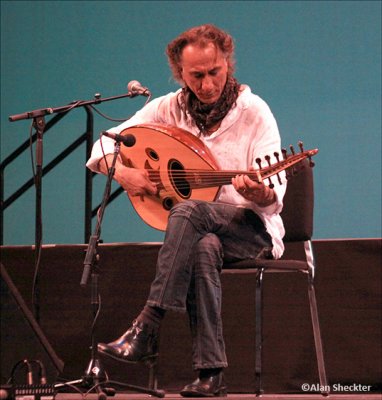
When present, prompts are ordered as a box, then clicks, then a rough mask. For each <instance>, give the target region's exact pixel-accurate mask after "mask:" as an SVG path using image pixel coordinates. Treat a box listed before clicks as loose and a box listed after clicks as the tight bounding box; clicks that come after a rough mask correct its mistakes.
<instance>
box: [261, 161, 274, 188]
mask: <svg viewBox="0 0 382 400" xmlns="http://www.w3.org/2000/svg"><path fill="white" fill-rule="evenodd" d="M264 158H265V160H266V162H267V163H268V165H269V166H271V157H270V156H268V155H266V156H265V157H264ZM268 181H269V187H270V188H271V189H273V188H274V187H275V185H274V184H273V183H272V179H271V177H269V178H268Z"/></svg>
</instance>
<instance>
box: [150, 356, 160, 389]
mask: <svg viewBox="0 0 382 400" xmlns="http://www.w3.org/2000/svg"><path fill="white" fill-rule="evenodd" d="M149 389H151V390H157V389H158V363H157V361H155V362H154V363H153V364H150V365H149Z"/></svg>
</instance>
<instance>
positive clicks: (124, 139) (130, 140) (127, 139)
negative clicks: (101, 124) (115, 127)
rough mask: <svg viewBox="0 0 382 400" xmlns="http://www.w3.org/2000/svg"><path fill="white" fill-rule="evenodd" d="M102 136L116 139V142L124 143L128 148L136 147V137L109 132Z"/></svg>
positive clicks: (104, 132)
mask: <svg viewBox="0 0 382 400" xmlns="http://www.w3.org/2000/svg"><path fill="white" fill-rule="evenodd" d="M101 135H103V136H107V137H109V138H111V139H114V140H115V141H116V142H120V143H123V144H124V145H125V146H126V147H133V146H134V145H135V142H136V140H135V136H133V135H130V134H128V135H119V134H118V133H111V132H107V131H103V132H101Z"/></svg>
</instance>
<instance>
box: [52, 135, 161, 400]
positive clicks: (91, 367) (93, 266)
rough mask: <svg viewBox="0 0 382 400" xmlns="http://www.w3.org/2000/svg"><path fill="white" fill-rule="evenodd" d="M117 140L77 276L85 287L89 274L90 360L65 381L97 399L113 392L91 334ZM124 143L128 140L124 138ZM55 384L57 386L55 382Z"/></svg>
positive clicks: (132, 387)
mask: <svg viewBox="0 0 382 400" xmlns="http://www.w3.org/2000/svg"><path fill="white" fill-rule="evenodd" d="M121 141H124V137H123V136H121V137H119V138H118V139H116V140H115V146H114V156H113V161H112V164H111V167H110V168H109V170H108V175H107V180H106V186H105V190H104V194H103V199H102V202H101V205H100V207H99V209H98V212H97V225H96V227H95V229H94V233H93V235H91V236H90V239H89V244H88V247H87V251H86V256H85V261H84V269H83V273H82V277H81V282H80V285H81V286H83V287H85V286H86V285H87V283H88V280H89V276H90V278H91V304H92V309H93V318H94V320H93V325H92V331H91V360H90V362H89V364H88V367H87V369H86V371H85V375H84V376H83V378H82V379H80V380H77V381H73V382H69V383H66V385H68V384H73V383H83V384H85V385H86V386H88V387H94V388H95V389H96V391H97V393H98V399H99V400H106V398H107V395H111V396H113V395H114V394H115V390H114V389H113V388H105V387H104V385H105V384H106V383H107V381H108V380H107V374H106V373H105V371H104V369H103V367H102V365H101V361H100V359H99V355H98V348H97V341H96V337H95V326H96V321H97V318H98V314H99V309H100V294H99V287H98V278H99V273H98V262H99V254H98V251H97V250H98V244H99V242H100V235H101V225H102V220H103V216H104V213H105V208H106V206H107V203H108V200H109V197H110V192H111V184H112V181H113V176H114V173H115V164H116V161H117V157H118V154H119V151H120V146H121V143H120V142H121ZM124 143H125V144H126V143H128V142H126V141H124ZM134 143H135V140H134V142H130V144H126V145H127V146H132V145H134ZM56 387H57V386H56ZM123 387H124V388H125V389H128V390H133V391H136V392H138V393H147V394H150V395H153V396H156V397H164V395H165V394H164V392H163V390H156V389H150V388H144V387H140V386H136V385H129V384H125V383H123Z"/></svg>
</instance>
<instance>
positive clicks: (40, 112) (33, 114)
mask: <svg viewBox="0 0 382 400" xmlns="http://www.w3.org/2000/svg"><path fill="white" fill-rule="evenodd" d="M135 96H136V94H135V93H132V92H130V91H129V92H127V93H124V94H121V95H118V96H112V97H106V98H104V99H101V97H100V94H98V93H96V94H95V95H94V99H93V100H79V101H73V102H71V103H69V104H67V105H65V106H61V107H55V108H52V107H46V108H40V109H37V110H33V111H26V112H23V113H21V114H15V115H11V116H10V117H9V118H8V119H9V121H10V122H15V121H20V120H23V119H31V118H37V117H43V116H45V115H50V114H59V113H62V112H68V111H70V110H72V109H74V108H77V107H84V106H87V105H92V104H100V103H103V102H105V101H111V100H117V99H122V98H124V97H135Z"/></svg>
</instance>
